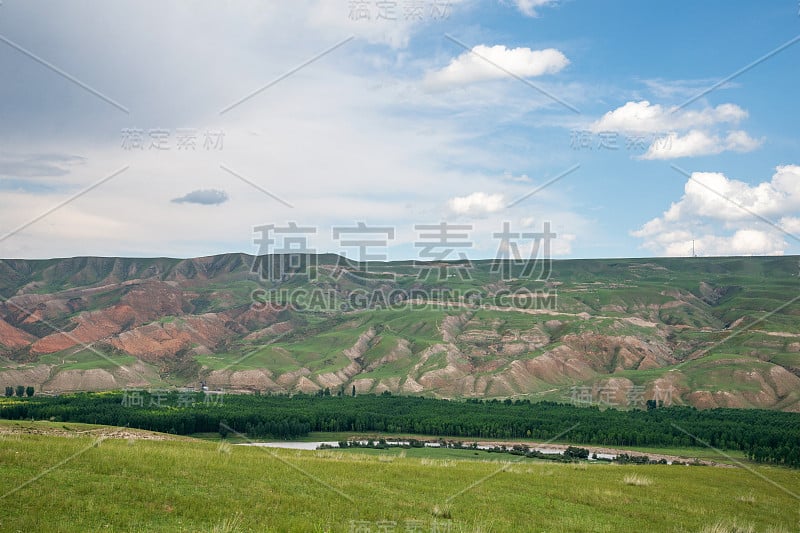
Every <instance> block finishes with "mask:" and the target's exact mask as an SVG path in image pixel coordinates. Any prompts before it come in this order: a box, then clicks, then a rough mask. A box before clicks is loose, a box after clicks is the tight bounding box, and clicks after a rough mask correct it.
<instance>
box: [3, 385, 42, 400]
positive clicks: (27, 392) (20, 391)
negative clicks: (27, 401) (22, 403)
mask: <svg viewBox="0 0 800 533" xmlns="http://www.w3.org/2000/svg"><path fill="white" fill-rule="evenodd" d="M34 392H35V390H34V388H33V387H31V386H30V385H28V386H27V387H26V386H25V385H17V386H16V387H9V386H6V398H11V397H12V396H14V394H16V395H17V397H18V398H22V397H23V396H27V397H28V398H30V397H31V396H33V394H34Z"/></svg>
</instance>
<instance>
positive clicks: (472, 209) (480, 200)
mask: <svg viewBox="0 0 800 533" xmlns="http://www.w3.org/2000/svg"><path fill="white" fill-rule="evenodd" d="M448 205H449V207H450V210H451V211H453V212H454V213H456V214H458V215H482V214H487V213H496V212H497V211H500V210H501V209H503V208H504V207H505V200H504V198H503V195H502V194H487V193H485V192H474V193H472V194H470V195H468V196H456V197H455V198H452V199H451V200H450V201H449V202H448Z"/></svg>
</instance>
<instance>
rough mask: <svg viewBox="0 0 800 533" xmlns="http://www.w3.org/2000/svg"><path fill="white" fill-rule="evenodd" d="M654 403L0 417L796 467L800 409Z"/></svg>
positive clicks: (321, 399)
mask: <svg viewBox="0 0 800 533" xmlns="http://www.w3.org/2000/svg"><path fill="white" fill-rule="evenodd" d="M649 407H650V408H649V409H646V410H632V411H620V410H614V409H606V410H601V409H598V408H597V407H578V406H574V405H566V404H558V403H551V402H541V403H531V402H529V401H527V400H518V401H512V400H505V401H498V400H491V401H484V400H467V401H448V400H437V399H431V398H421V397H409V396H391V395H388V394H383V395H379V396H375V395H359V396H349V395H345V394H339V395H338V396H337V395H333V396H328V395H322V396H320V395H316V396H310V395H304V394H296V395H293V396H260V395H224V396H223V395H219V394H210V393H202V392H192V393H188V392H169V393H167V392H152V393H150V392H145V391H125V392H113V393H108V392H106V393H78V394H71V395H62V396H58V397H44V396H40V397H31V398H2V399H0V418H5V419H15V420H21V419H36V420H53V421H59V422H86V423H93V424H108V425H115V426H129V427H135V428H140V429H146V430H152V431H161V432H167V433H174V434H180V435H191V434H194V433H203V432H217V431H221V432H222V433H223V434H224V433H226V432H227V431H230V430H232V431H234V432H238V433H242V434H246V435H247V436H248V437H251V438H263V437H272V438H277V439H293V438H297V437H302V436H305V435H307V434H308V433H309V432H311V431H336V432H354V433H364V432H387V433H414V434H421V435H430V436H451V437H462V438H469V439H493V438H503V439H514V438H529V439H536V440H539V441H545V440H550V439H556V440H559V441H563V442H571V443H579V444H595V445H606V446H653V447H656V446H658V447H686V446H697V447H704V446H713V447H714V448H718V449H721V450H741V451H743V452H745V453H746V454H747V456H748V457H749V458H751V459H752V460H754V461H758V462H765V463H772V464H781V465H787V466H792V467H800V414H797V413H787V412H780V411H766V410H746V409H709V410H697V409H694V408H692V407H657V406H655V405H649ZM227 428H230V430H228V429H227Z"/></svg>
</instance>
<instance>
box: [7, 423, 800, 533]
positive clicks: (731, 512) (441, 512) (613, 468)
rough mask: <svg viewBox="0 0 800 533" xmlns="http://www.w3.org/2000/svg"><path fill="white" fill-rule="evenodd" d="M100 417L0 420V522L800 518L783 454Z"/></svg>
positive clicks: (545, 522) (502, 527)
mask: <svg viewBox="0 0 800 533" xmlns="http://www.w3.org/2000/svg"><path fill="white" fill-rule="evenodd" d="M55 431H60V432H61V433H62V434H61V435H54V434H52V433H53V432H55ZM107 431H111V432H114V431H117V433H118V434H119V430H115V429H114V428H108V429H103V428H99V427H93V426H89V425H78V424H55V423H49V424H48V423H39V422H36V423H33V422H27V423H19V422H1V423H0V476H2V477H1V479H2V480H3V490H2V491H0V492H2V493H3V494H2V495H0V527H1V528H2V530H3V531H230V532H233V531H405V530H406V529H407V528H412V527H415V528H417V529H416V531H453V532H455V531H497V532H500V531H563V532H567V531H575V532H579V531H580V532H584V531H609V532H610V531H709V532H711V531H714V532H724V531H776V532H777V531H797V530H798V528H800V506H798V501H797V496H796V495H797V494H798V493H800V474H799V473H798V472H797V471H796V470H789V469H784V468H776V467H763V466H758V467H751V466H748V467H747V469H745V468H714V467H690V466H620V465H609V464H587V463H577V464H554V463H550V462H536V461H530V460H528V461H524V462H515V461H516V460H517V458H514V457H509V461H508V462H504V463H501V462H497V459H498V457H492V458H491V459H493V460H491V461H490V460H488V459H489V458H488V457H486V459H487V460H482V459H484V456H488V455H489V454H481V455H480V456H479V457H477V458H471V459H472V460H462V457H459V456H458V455H457V454H452V453H450V452H451V451H446V454H447V455H445V454H443V455H441V456H438V457H434V456H433V455H432V454H431V453H430V451H428V452H427V453H426V456H423V457H415V456H413V454H412V453H410V452H411V450H409V451H408V452H409V453H407V454H403V453H402V451H399V450H398V451H396V452H394V453H391V454H372V453H356V452H354V451H337V450H321V451H291V450H276V449H265V448H254V447H244V446H236V445H232V444H230V443H228V442H208V441H201V440H195V439H188V438H178V439H175V440H140V439H138V438H127V439H126V438H107V439H105V440H101V439H98V435H102V434H103V433H104V432H107ZM34 432H40V434H35V433H34ZM123 435H124V433H123ZM443 451H444V450H443ZM459 453H462V452H459ZM470 453H471V452H463V454H465V455H464V456H463V458H467V455H469V454H470ZM392 525H393V526H394V528H395V529H393V530H392V529H390V528H391V527H392ZM381 527H383V528H384V529H381ZM359 528H360V529H359ZM387 528H388V529H387Z"/></svg>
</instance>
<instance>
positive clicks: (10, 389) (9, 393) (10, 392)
mask: <svg viewBox="0 0 800 533" xmlns="http://www.w3.org/2000/svg"><path fill="white" fill-rule="evenodd" d="M11 396H14V387H6V397H7V398H10V397H11Z"/></svg>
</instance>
